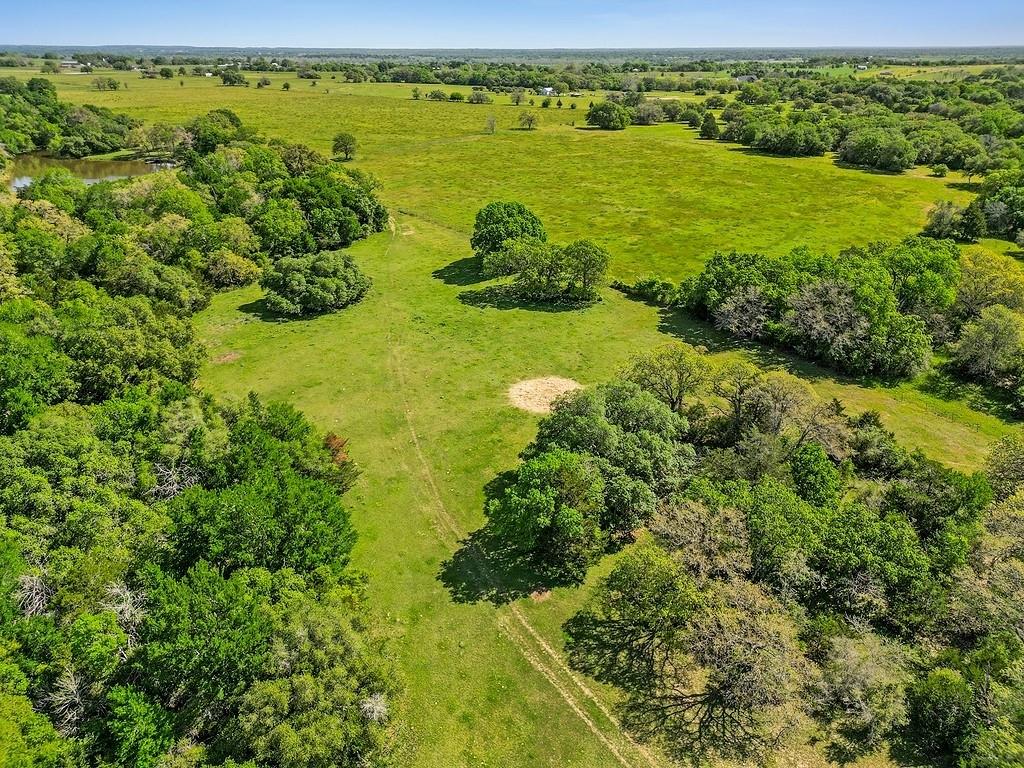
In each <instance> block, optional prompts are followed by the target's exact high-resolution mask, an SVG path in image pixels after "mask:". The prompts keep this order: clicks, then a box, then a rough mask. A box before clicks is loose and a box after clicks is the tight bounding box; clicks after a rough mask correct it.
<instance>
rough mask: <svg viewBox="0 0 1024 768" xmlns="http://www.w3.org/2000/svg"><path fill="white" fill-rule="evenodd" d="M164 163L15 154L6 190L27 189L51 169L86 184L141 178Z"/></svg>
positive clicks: (167, 166) (161, 166) (160, 167)
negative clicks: (69, 173)
mask: <svg viewBox="0 0 1024 768" xmlns="http://www.w3.org/2000/svg"><path fill="white" fill-rule="evenodd" d="M170 167H171V166H170V164H168V163H147V162H145V161H144V160H73V159H69V158H62V157H47V156H45V155H17V156H16V157H15V158H14V160H13V163H12V168H11V172H12V178H11V183H10V185H9V186H10V189H11V190H12V191H17V190H19V189H21V188H22V187H27V186H28V185H29V184H31V183H32V179H36V178H38V177H40V176H42V175H43V174H44V173H46V172H47V171H49V170H50V169H51V168H66V169H67V170H69V171H71V173H73V174H74V175H75V176H77V177H78V178H80V179H81V180H82V181H84V182H85V183H86V184H95V183H96V182H98V181H110V180H112V179H124V178H127V177H129V176H141V175H142V174H144V173H153V171H161V170H164V169H165V168H170Z"/></svg>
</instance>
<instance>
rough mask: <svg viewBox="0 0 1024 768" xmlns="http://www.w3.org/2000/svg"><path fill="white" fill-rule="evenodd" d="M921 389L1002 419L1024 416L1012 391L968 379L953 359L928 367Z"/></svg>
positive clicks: (1019, 418) (1013, 420) (919, 386)
mask: <svg viewBox="0 0 1024 768" xmlns="http://www.w3.org/2000/svg"><path fill="white" fill-rule="evenodd" d="M918 389H920V390H921V391H922V392H926V393H928V394H930V395H934V396H935V397H938V398H941V399H943V400H960V401H962V402H964V403H967V405H969V406H970V407H971V408H973V409H974V410H976V411H981V412H982V413H988V414H990V415H992V416H995V417H996V418H998V419H1001V420H1002V421H1006V422H1016V421H1020V420H1021V415H1020V413H1019V412H1018V411H1017V410H1016V409H1015V408H1014V397H1013V395H1012V394H1011V393H1010V392H1007V391H1006V390H1004V389H1000V388H999V387H995V386H986V385H985V384H982V383H981V382H977V381H968V380H965V379H963V378H962V377H961V375H960V374H959V373H958V371H957V370H956V369H955V368H954V367H953V366H952V365H951V364H950V363H944V364H941V365H937V366H935V367H934V368H932V369H931V370H930V371H928V373H927V374H926V375H925V376H924V377H923V378H922V379H921V381H920V383H919V384H918Z"/></svg>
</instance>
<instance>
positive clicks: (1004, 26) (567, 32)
mask: <svg viewBox="0 0 1024 768" xmlns="http://www.w3.org/2000/svg"><path fill="white" fill-rule="evenodd" d="M4 6H6V7H4ZM4 44H8V45H9V44H53V45H112V44H122V45H128V44H148V45H212V46H218V45H220V46H288V47H337V48H356V47H359V48H439V47H450V48H466V47H475V48H573V47H593V48H632V47H710V46H721V47H732V46H852V45H867V46H881V45H918V46H934V45H1024V0H1012V1H1011V0H978V1H977V2H973V3H964V2H962V1H961V2H952V0H888V1H887V2H882V1H881V0H842V2H838V1H836V0H823V1H821V2H811V0H774V1H773V2H759V1H758V0H735V1H734V2H716V0H704V1H703V2H693V1H692V0H676V1H675V2H672V1H671V0H635V1H634V2H626V1H625V0H621V1H620V2H609V1H608V0H598V1H596V2H586V1H585V0H548V2H540V1H539V0H514V1H513V2H503V3H495V2H487V0H475V1H470V0H433V1H431V0H419V1H417V0H363V1H362V2H347V1H345V0H335V1H334V2H331V0H277V1H276V2H269V0H249V1H248V2H238V1H237V0H171V2H159V1H157V2H151V1H147V0H107V1H106V2H96V1H95V0H29V2H25V0H0V46H3V45H4Z"/></svg>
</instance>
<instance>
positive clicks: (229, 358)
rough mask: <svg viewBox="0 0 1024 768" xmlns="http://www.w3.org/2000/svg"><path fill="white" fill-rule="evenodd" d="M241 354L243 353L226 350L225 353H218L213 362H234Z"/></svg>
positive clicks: (219, 363) (218, 363)
mask: <svg viewBox="0 0 1024 768" xmlns="http://www.w3.org/2000/svg"><path fill="white" fill-rule="evenodd" d="M241 356H242V355H241V353H239V352H225V353H224V354H223V355H217V357H215V358H213V364H214V365H223V364H224V363H233V362H235V360H237V359H238V358H240V357H241Z"/></svg>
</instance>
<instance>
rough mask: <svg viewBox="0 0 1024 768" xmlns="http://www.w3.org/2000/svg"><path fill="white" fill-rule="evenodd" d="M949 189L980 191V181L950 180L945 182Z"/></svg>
mask: <svg viewBox="0 0 1024 768" xmlns="http://www.w3.org/2000/svg"><path fill="white" fill-rule="evenodd" d="M946 186H947V187H949V188H950V189H958V190H960V191H961V192H980V191H981V182H980V181H951V182H949V183H948V184H946Z"/></svg>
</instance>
